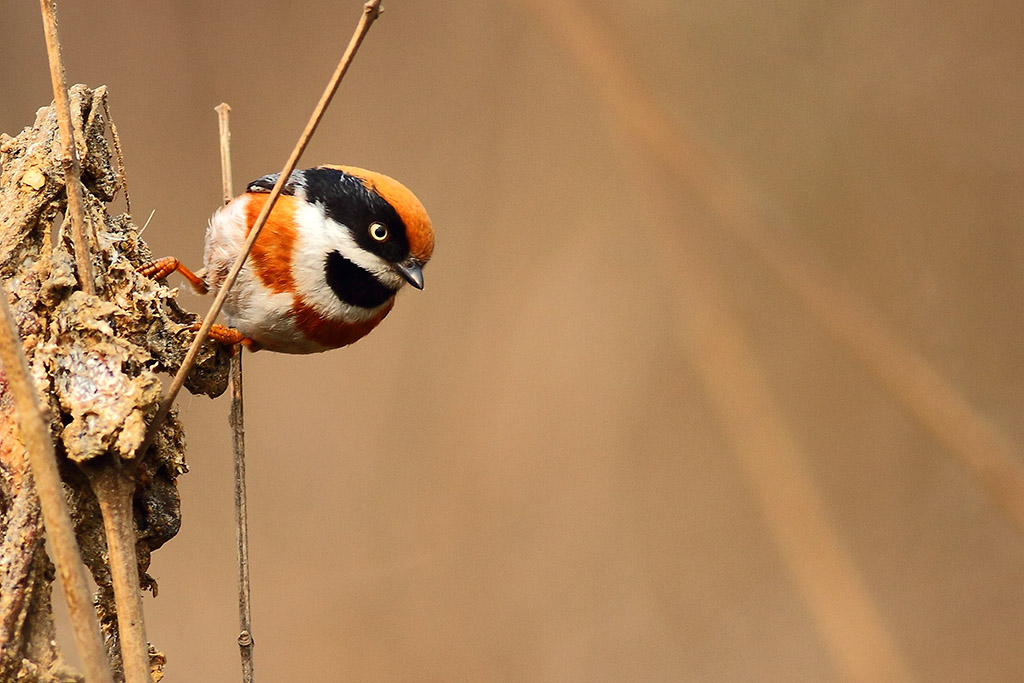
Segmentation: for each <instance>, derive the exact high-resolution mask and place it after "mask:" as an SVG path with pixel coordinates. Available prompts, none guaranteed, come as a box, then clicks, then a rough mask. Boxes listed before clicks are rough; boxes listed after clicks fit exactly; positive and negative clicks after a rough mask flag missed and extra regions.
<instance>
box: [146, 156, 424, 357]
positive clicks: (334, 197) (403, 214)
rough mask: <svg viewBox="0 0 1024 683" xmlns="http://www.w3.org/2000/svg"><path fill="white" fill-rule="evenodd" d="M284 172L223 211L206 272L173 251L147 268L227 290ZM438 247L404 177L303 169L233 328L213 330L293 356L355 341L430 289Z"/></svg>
mask: <svg viewBox="0 0 1024 683" xmlns="http://www.w3.org/2000/svg"><path fill="white" fill-rule="evenodd" d="M279 177H280V174H279V173H275V174H271V175H265V176H263V177H262V178H259V179H258V180H254V181H253V182H251V183H249V185H248V186H247V187H246V190H245V193H243V194H242V195H240V196H238V197H236V198H234V199H233V200H231V201H230V202H228V203H227V204H225V205H224V206H223V207H221V208H220V209H218V210H217V211H216V212H215V213H214V214H213V216H212V217H211V218H210V222H209V226H208V227H207V230H206V246H205V252H204V265H205V269H204V271H200V272H199V273H198V274H197V273H196V272H193V271H191V270H189V269H188V268H186V267H185V266H184V265H183V264H182V263H181V262H180V261H179V260H178V259H177V258H174V257H166V258H161V259H157V260H155V261H151V262H149V263H147V264H144V265H143V266H141V267H140V268H138V272H139V273H140V274H142V275H144V276H147V277H151V278H153V279H157V280H159V279H162V278H165V277H167V276H168V275H170V274H171V273H172V272H175V271H177V272H178V273H180V274H181V275H182V276H183V277H185V279H186V280H188V281H189V283H191V285H192V286H193V288H194V289H195V290H196V291H197V292H199V293H204V294H205V293H207V292H208V291H209V290H211V289H212V290H214V291H219V290H220V288H221V286H222V285H223V283H224V280H225V278H226V276H227V274H228V271H229V270H230V269H231V266H232V265H233V263H234V261H235V260H236V258H237V257H238V254H239V253H240V252H241V250H242V248H243V246H244V243H245V241H246V239H247V237H248V235H249V231H250V230H251V229H252V227H253V224H254V223H255V222H256V219H257V217H258V216H259V214H260V212H261V210H262V209H263V207H264V205H265V204H266V202H267V200H268V198H269V196H270V192H271V190H272V189H273V187H274V185H275V184H276V183H277V180H278V178H279ZM433 252H434V231H433V226H432V225H431V222H430V217H429V216H428V215H427V212H426V209H425V208H424V207H423V204H421V203H420V201H419V200H418V199H417V198H416V196H415V195H414V194H413V193H412V192H411V191H410V190H409V189H408V188H407V187H405V186H404V185H402V184H401V183H400V182H398V181H397V180H395V179H393V178H391V177H389V176H386V175H384V174H382V173H377V172H375V171H368V170H366V169H363V168H358V167H355V166H332V165H323V166H317V167H314V168H307V169H304V170H301V171H293V172H292V173H291V174H290V175H289V176H288V180H287V182H286V183H285V184H284V188H283V190H282V192H281V195H280V197H279V198H278V200H277V202H276V203H275V205H274V207H273V210H272V211H271V212H270V215H269V217H268V218H267V221H266V224H265V225H264V226H263V230H262V231H261V232H260V234H259V237H258V238H257V239H256V242H255V243H254V245H253V248H252V252H251V253H250V254H249V257H248V258H247V259H246V261H245V264H244V265H243V266H242V269H241V271H240V272H239V274H238V278H237V280H236V281H235V284H234V286H233V287H232V288H231V291H230V292H229V293H228V295H227V298H226V299H225V301H224V308H223V313H224V317H225V319H226V322H227V326H224V325H214V326H213V327H212V328H211V331H210V336H211V338H213V339H215V340H216V341H219V342H221V343H224V344H238V343H241V344H243V345H244V346H245V347H247V348H249V349H250V350H252V351H257V350H260V349H267V350H269V351H275V352H280V353H292V354H306V353H318V352H322V351H327V350H329V349H336V348H340V347H343V346H348V345H349V344H352V343H354V342H356V341H358V340H359V339H362V338H363V337H365V336H366V335H367V334H369V333H370V332H371V331H372V330H373V329H374V328H375V327H377V325H379V324H380V322H381V321H382V320H383V319H384V318H385V316H387V314H388V313H389V312H390V311H391V309H392V307H393V306H394V304H395V295H396V294H397V293H398V291H399V290H400V289H402V287H403V286H405V285H406V284H409V285H412V286H413V287H415V288H416V289H423V267H424V266H425V265H426V264H427V261H429V260H430V257H431V255H432V254H433ZM195 329H198V325H196V326H195Z"/></svg>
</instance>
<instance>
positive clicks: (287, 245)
mask: <svg viewBox="0 0 1024 683" xmlns="http://www.w3.org/2000/svg"><path fill="white" fill-rule="evenodd" d="M269 197H270V195H269V194H264V193H257V192H251V193H249V204H248V205H247V206H246V207H245V210H246V225H247V227H246V230H245V234H246V235H248V234H249V231H250V230H252V226H253V224H254V223H255V222H256V218H257V217H258V216H259V215H260V211H262V210H263V205H264V204H266V202H267V199H268V198H269ZM297 202H298V200H297V199H295V197H291V196H288V195H282V196H280V197H278V198H277V202H276V203H275V204H274V210H273V211H271V212H270V216H269V217H268V218H267V223H266V225H264V226H263V230H262V231H261V232H260V236H259V237H258V238H257V239H256V244H254V245H253V247H252V252H251V253H250V254H249V258H250V259H252V264H253V266H254V269H255V270H256V275H257V276H258V277H259V279H260V282H262V283H263V286H264V287H266V288H267V289H269V290H270V291H272V292H273V293H275V294H281V293H287V294H294V293H295V280H294V279H293V278H292V263H291V257H292V250H293V249H294V246H295V225H294V221H295V218H294V216H295V205H296V203H297Z"/></svg>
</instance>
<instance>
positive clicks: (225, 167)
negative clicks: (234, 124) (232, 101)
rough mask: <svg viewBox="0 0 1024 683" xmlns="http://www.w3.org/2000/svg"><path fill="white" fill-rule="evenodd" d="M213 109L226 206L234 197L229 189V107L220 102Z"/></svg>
mask: <svg viewBox="0 0 1024 683" xmlns="http://www.w3.org/2000/svg"><path fill="white" fill-rule="evenodd" d="M213 109H214V111H216V112H217V128H218V130H219V131H220V186H221V189H222V190H223V191H224V203H225V204H227V203H228V202H230V201H231V200H232V199H234V196H235V193H234V190H232V189H231V188H232V187H234V182H232V180H231V127H230V126H229V125H228V119H229V118H230V116H231V107H229V106H228V103H227V102H221V103H220V104H218V105H217V106H216V107H214V108H213Z"/></svg>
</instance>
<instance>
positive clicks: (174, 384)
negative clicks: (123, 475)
mask: <svg viewBox="0 0 1024 683" xmlns="http://www.w3.org/2000/svg"><path fill="white" fill-rule="evenodd" d="M380 2H381V0H368V1H367V3H366V4H365V5H363V16H362V17H361V18H360V19H359V24H358V25H357V26H356V30H355V32H354V33H353V34H352V38H351V40H349V43H348V47H347V48H345V53H344V54H343V55H342V57H341V61H339V62H338V66H337V68H336V69H335V70H334V74H333V75H332V76H331V79H330V81H328V83H327V87H326V88H325V89H324V92H323V94H322V95H321V96H320V101H319V102H317V105H316V107H315V108H314V109H313V114H312V115H311V116H310V117H309V122H308V123H306V128H305V130H303V131H302V135H300V136H299V141H298V142H297V143H295V148H294V149H293V150H292V153H291V155H290V156H289V157H288V161H287V162H285V165H284V168H282V169H281V175H280V177H278V179H277V183H275V184H274V189H273V190H271V191H270V196H269V197H268V198H267V201H266V203H265V204H264V205H263V210H262V211H260V214H259V216H258V217H257V218H256V222H255V223H254V224H253V226H252V230H250V231H249V237H248V239H247V240H246V241H245V245H244V246H243V247H242V251H241V253H239V254H238V258H236V259H235V263H234V265H232V266H231V270H230V271H228V274H227V276H226V277H225V278H224V283H223V284H222V285H221V288H220V291H219V292H217V296H216V298H214V300H213V304H212V305H211V306H210V310H209V311H207V313H206V316H205V317H204V318H203V324H202V326H201V327H200V328H199V331H198V332H197V333H196V338H195V340H194V341H193V342H192V346H191V347H189V350H188V353H187V354H186V355H185V360H184V361H183V362H182V364H181V367H180V368H179V369H178V372H177V374H175V375H174V379H173V380H172V381H171V385H170V386H169V387H168V388H167V392H166V394H165V395H164V398H163V400H162V401H161V402H160V408H159V410H158V411H157V413H156V415H155V416H154V417H153V421H152V422H151V423H150V425H149V431H148V432H147V434H146V439H145V440H144V441H143V442H142V445H140V446H139V450H138V453H139V457H142V456H144V455H145V453H146V450H147V449H148V448H149V446H150V445H151V444H152V443H153V439H154V438H156V431H157V430H158V429H159V428H160V425H161V424H162V423H163V421H164V419H166V418H167V414H168V413H169V412H170V410H171V406H172V405H173V404H174V399H175V398H176V397H177V396H178V392H179V391H181V387H182V386H184V384H185V378H186V377H187V376H188V373H189V372H190V371H191V370H192V366H193V365H195V362H196V358H197V357H198V355H199V347H200V346H201V345H202V343H203V342H204V341H206V338H207V336H209V334H210V328H211V327H212V326H213V321H214V320H215V319H216V318H217V314H219V313H220V309H221V308H222V307H223V306H224V301H225V300H226V299H227V296H228V292H229V291H231V287H232V285H234V284H235V279H236V278H237V277H238V273H239V272H240V271H241V270H242V265H243V264H244V263H245V259H246V258H247V257H248V256H249V252H250V251H252V245H253V244H255V243H256V238H257V237H259V234H260V231H261V230H263V225H264V224H265V223H266V222H267V218H268V217H269V216H270V211H271V210H272V209H273V208H274V204H275V203H277V198H278V197H280V196H281V190H283V189H284V185H285V183H287V182H288V178H289V176H290V175H291V173H292V171H294V170H295V166H296V164H298V162H299V157H301V156H302V153H303V152H304V151H305V150H306V146H307V145H308V144H309V140H310V138H312V137H313V133H314V132H315V131H316V128H317V126H318V125H319V124H320V119H322V118H323V115H324V112H326V111H327V106H328V105H329V104H330V103H331V99H332V98H333V97H334V93H335V91H337V89H338V85H340V84H341V79H342V77H344V75H345V72H346V71H348V67H349V64H350V63H351V62H352V58H353V57H354V56H355V53H356V50H358V49H359V45H360V44H361V43H362V42H363V38H365V37H366V34H367V32H369V30H370V26H371V25H373V22H374V21H375V20H376V19H377V17H378V16H379V15H380V12H381V9H380ZM138 459H139V458H136V460H138Z"/></svg>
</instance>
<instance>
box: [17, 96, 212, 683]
mask: <svg viewBox="0 0 1024 683" xmlns="http://www.w3.org/2000/svg"><path fill="white" fill-rule="evenodd" d="M70 94H71V110H72V117H73V119H74V124H75V143H76V148H77V151H78V154H79V158H80V160H81V167H82V184H83V195H84V204H85V225H86V233H87V234H88V235H89V242H90V245H89V246H90V254H91V259H92V265H93V270H94V273H95V277H96V291H97V295H96V296H89V295H87V294H85V293H84V292H82V291H81V290H80V288H79V287H78V283H77V280H76V276H75V267H74V263H75V261H74V257H73V249H72V246H71V244H70V236H69V235H68V234H66V233H67V231H66V230H64V229H63V228H61V229H59V230H55V228H56V227H58V226H59V225H60V223H61V217H62V214H63V213H64V212H65V211H66V210H67V207H66V203H67V202H66V193H65V190H64V178H63V174H62V172H61V166H60V142H59V136H58V134H57V118H56V113H55V109H54V107H53V106H52V105H51V106H49V107H44V108H42V109H40V110H39V111H38V113H37V116H36V120H35V123H34V124H33V125H32V126H31V127H28V128H25V129H24V130H23V131H22V132H21V133H20V134H18V135H16V136H14V137H10V136H7V135H3V136H0V281H2V283H3V289H4V291H5V293H6V296H7V297H8V301H9V302H10V305H11V309H12V312H13V314H14V317H15V320H16V322H17V325H18V328H19V331H20V333H21V337H22V340H23V342H24V344H23V347H24V350H25V354H26V357H27V359H28V362H29V366H30V368H31V369H32V373H33V378H34V380H35V384H36V388H37V390H38V393H39V395H40V396H41V397H42V398H43V409H44V411H45V415H46V417H47V419H48V420H49V424H50V427H51V433H52V435H53V438H54V443H55V446H56V450H57V454H58V458H59V460H60V461H61V471H62V475H63V477H64V483H65V491H66V493H67V495H68V501H69V505H70V507H71V511H72V517H73V519H74V522H75V527H76V529H75V530H76V534H77V536H78V540H79V544H80V546H81V549H82V555H83V559H84V560H85V562H86V564H87V565H88V567H89V569H90V571H91V572H92V574H93V577H94V578H95V579H96V582H97V584H98V585H99V587H100V591H99V598H98V599H99V603H98V609H99V614H100V617H101V623H102V626H103V628H104V630H105V633H106V636H107V640H108V649H109V650H110V651H111V653H112V655H113V660H114V661H115V664H116V662H117V656H116V651H117V648H116V646H115V645H116V642H117V622H116V617H115V616H114V615H115V614H116V612H115V609H114V604H113V600H112V598H111V597H110V595H111V591H110V574H109V571H108V569H107V562H106V557H105V551H106V545H105V540H104V534H103V523H102V520H101V519H100V513H99V509H98V506H97V503H96V498H95V496H94V495H93V493H92V490H91V489H90V486H89V480H88V478H87V477H86V476H85V473H86V472H88V471H90V469H92V470H95V468H104V467H123V466H125V465H126V464H127V465H130V469H131V470H132V471H134V473H135V475H134V476H135V482H136V484H135V486H136V489H135V495H134V501H133V502H134V521H135V526H136V529H137V542H136V551H137V556H138V564H139V571H140V575H141V581H142V585H143V587H148V588H151V589H153V590H154V592H155V582H153V580H152V579H151V578H150V577H149V576H148V575H147V574H146V573H145V572H146V569H147V568H148V567H149V560H150V553H151V552H152V551H153V550H155V549H157V548H159V547H160V546H161V545H162V544H163V543H165V542H166V541H167V540H168V539H170V538H171V537H173V536H174V534H175V533H177V530H178V527H179V525H180V511H179V499H178V493H177V488H176V486H175V480H176V478H177V477H178V476H179V475H181V474H182V473H184V472H185V471H187V466H186V464H185V459H184V434H183V431H182V427H181V424H180V422H179V421H178V419H177V416H176V414H175V413H173V412H172V414H171V415H170V417H169V418H168V419H167V420H166V422H165V423H164V424H163V425H162V426H161V428H160V431H159V433H158V436H157V438H156V439H155V440H154V443H153V445H152V446H151V447H150V448H149V450H148V452H147V453H145V454H138V453H137V452H136V451H137V450H138V448H139V446H140V444H142V443H143V440H144V438H145V435H146V429H147V426H148V423H149V421H150V420H151V419H152V417H153V415H154V414H155V413H156V410H157V406H158V403H159V400H160V395H161V381H160V376H161V375H162V374H166V373H169V372H174V371H175V370H177V368H178V367H179V365H180V364H181V362H182V360H183V359H184V357H185V354H186V353H187V350H188V346H189V344H190V343H191V341H192V337H193V333H192V332H191V330H190V327H191V326H192V325H193V324H195V323H197V322H198V321H199V318H198V316H196V315H195V314H193V313H190V312H187V311H185V310H183V309H182V308H181V307H179V306H178V305H177V303H176V302H175V295H176V290H174V289H171V288H169V287H167V286H166V285H164V284H161V283H158V282H154V281H152V280H150V279H148V278H145V277H142V276H140V275H138V274H137V273H136V268H137V267H138V266H140V265H142V264H143V263H145V262H147V261H149V260H151V258H152V255H151V254H150V251H149V248H148V246H147V245H146V243H145V242H144V241H143V240H142V239H141V238H140V236H139V230H138V228H137V227H136V225H135V224H134V223H133V222H132V219H131V216H129V215H128V214H127V213H122V214H117V215H114V214H111V213H110V212H109V210H108V204H109V203H110V202H112V201H113V199H114V196H115V194H116V193H117V192H118V190H119V189H122V188H123V186H124V178H123V175H122V173H121V172H120V170H119V165H118V166H117V167H115V164H114V163H113V155H112V152H111V146H110V144H109V143H108V130H109V128H108V120H107V117H108V108H107V100H106V98H107V94H106V89H105V88H104V87H100V88H96V89H95V90H92V89H89V88H87V87H85V86H82V85H77V86H74V87H72V88H71V91H70ZM228 356H229V354H228V352H227V350H226V349H223V348H221V347H220V346H219V345H217V344H215V343H212V342H208V343H207V344H206V345H204V347H203V349H202V351H201V354H200V358H199V362H198V363H197V364H196V368H195V369H194V370H193V371H192V373H191V374H190V375H189V380H188V382H187V383H186V385H185V386H186V388H187V389H189V390H190V391H191V392H192V393H203V394H207V395H209V396H211V397H212V396H217V395H219V394H221V393H222V392H223V391H224V390H225V388H226V386H227V368H228ZM17 434H18V432H17V427H16V425H15V422H14V414H13V405H12V403H11V401H10V397H9V396H8V395H7V385H6V381H5V377H4V375H3V372H2V370H0V589H2V591H0V680H26V681H35V680H38V681H63V680H74V678H69V676H70V675H71V674H70V673H68V672H67V670H66V668H65V667H64V666H63V665H62V664H61V663H60V657H59V653H58V652H57V651H56V645H55V644H53V643H52V640H53V639H52V637H51V634H52V630H53V626H52V616H51V614H50V605H49V599H50V598H49V596H50V592H51V585H52V581H53V569H52V565H50V563H49V560H48V559H47V558H46V554H45V548H44V545H43V532H42V520H41V516H40V514H39V511H38V500H36V499H35V497H34V493H33V491H32V487H31V477H30V475H28V474H27V465H26V464H25V461H24V448H23V447H21V444H20V441H19V440H18V436H17ZM19 676H20V678H19Z"/></svg>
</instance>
